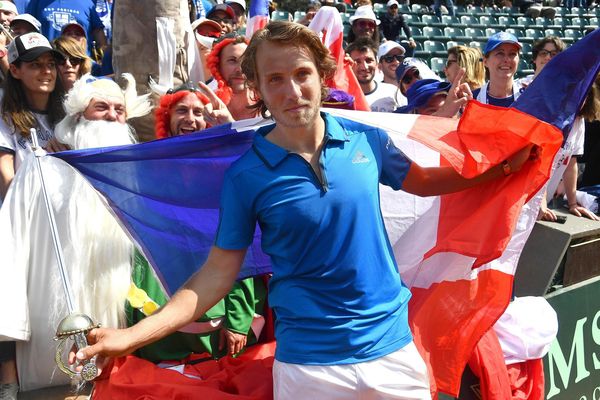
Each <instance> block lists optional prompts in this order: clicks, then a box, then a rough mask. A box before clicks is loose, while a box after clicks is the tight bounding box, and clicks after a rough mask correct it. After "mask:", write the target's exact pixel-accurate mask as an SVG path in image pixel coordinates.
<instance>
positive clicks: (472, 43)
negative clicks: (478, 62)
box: [469, 41, 485, 53]
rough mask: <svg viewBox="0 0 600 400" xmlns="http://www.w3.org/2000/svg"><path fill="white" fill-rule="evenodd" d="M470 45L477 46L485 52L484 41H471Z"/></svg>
mask: <svg viewBox="0 0 600 400" xmlns="http://www.w3.org/2000/svg"><path fill="white" fill-rule="evenodd" d="M469 47H476V48H478V49H479V50H481V52H482V53H483V49H484V48H485V44H484V43H483V42H475V41H473V42H469Z"/></svg>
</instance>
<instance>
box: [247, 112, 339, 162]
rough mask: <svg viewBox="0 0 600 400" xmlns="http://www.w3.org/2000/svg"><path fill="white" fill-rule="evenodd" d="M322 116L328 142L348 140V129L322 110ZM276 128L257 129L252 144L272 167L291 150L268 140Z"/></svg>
mask: <svg viewBox="0 0 600 400" xmlns="http://www.w3.org/2000/svg"><path fill="white" fill-rule="evenodd" d="M321 117H322V118H323V120H324V121H325V136H327V142H328V143H329V142H347V141H348V137H347V136H346V131H345V130H344V128H342V126H341V125H340V124H339V122H338V121H337V120H336V119H335V118H334V117H333V116H331V115H330V114H328V113H325V112H321ZM273 128H275V124H271V125H267V126H263V127H262V128H259V129H258V131H256V135H255V136H254V143H253V145H252V147H253V149H254V151H255V152H256V154H258V156H259V157H260V158H261V159H262V160H263V161H264V162H265V163H266V164H267V165H268V166H269V167H271V168H273V167H275V166H277V164H279V163H280V162H282V161H283V160H284V159H285V158H286V157H287V156H288V155H290V152H289V151H287V150H286V149H284V148H283V147H280V146H278V145H276V144H275V143H272V142H270V141H268V140H267V139H266V138H265V136H266V135H267V134H268V133H269V132H271V131H272V130H273Z"/></svg>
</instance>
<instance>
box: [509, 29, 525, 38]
mask: <svg viewBox="0 0 600 400" xmlns="http://www.w3.org/2000/svg"><path fill="white" fill-rule="evenodd" d="M505 32H508V33H512V34H513V35H515V36H516V37H517V38H520V37H523V36H525V31H524V30H523V29H517V28H508V29H505Z"/></svg>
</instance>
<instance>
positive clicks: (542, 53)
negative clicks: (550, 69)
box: [538, 50, 558, 57]
mask: <svg viewBox="0 0 600 400" xmlns="http://www.w3.org/2000/svg"><path fill="white" fill-rule="evenodd" d="M557 54H558V51H556V50H554V51H548V50H540V51H539V52H538V56H542V57H547V56H550V57H554V56H555V55H557Z"/></svg>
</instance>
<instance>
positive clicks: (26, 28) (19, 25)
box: [10, 21, 35, 36]
mask: <svg viewBox="0 0 600 400" xmlns="http://www.w3.org/2000/svg"><path fill="white" fill-rule="evenodd" d="M10 29H12V31H13V33H14V36H20V35H24V34H26V33H31V32H35V28H34V27H33V25H31V24H30V23H29V22H25V21H16V22H13V23H11V24H10Z"/></svg>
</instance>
